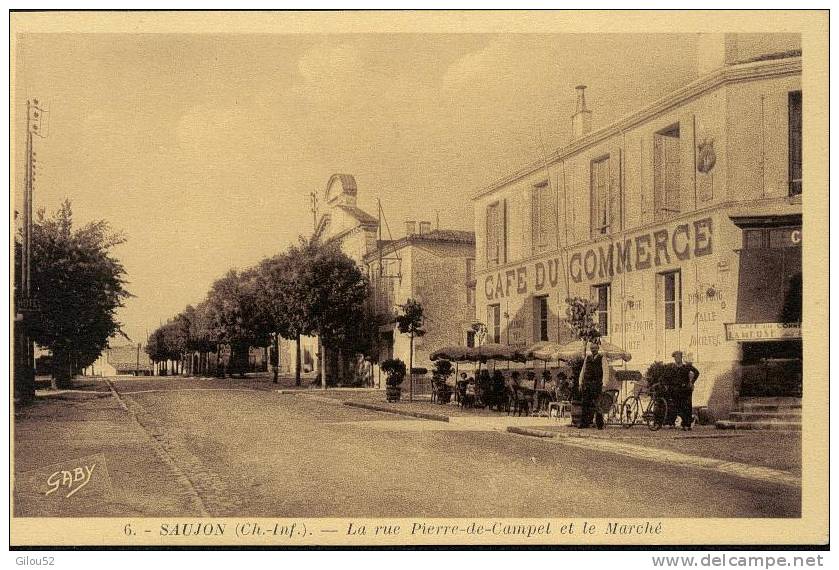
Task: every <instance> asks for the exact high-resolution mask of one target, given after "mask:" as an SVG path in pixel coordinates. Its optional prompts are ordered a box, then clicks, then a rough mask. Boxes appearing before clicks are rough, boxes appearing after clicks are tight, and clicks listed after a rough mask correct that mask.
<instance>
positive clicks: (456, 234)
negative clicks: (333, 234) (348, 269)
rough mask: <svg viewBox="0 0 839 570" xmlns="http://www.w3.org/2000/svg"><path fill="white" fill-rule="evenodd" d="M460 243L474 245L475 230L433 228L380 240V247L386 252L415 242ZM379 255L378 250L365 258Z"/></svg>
mask: <svg viewBox="0 0 839 570" xmlns="http://www.w3.org/2000/svg"><path fill="white" fill-rule="evenodd" d="M428 242H432V243H458V244H466V245H474V243H475V232H468V231H464V230H432V231H430V232H428V233H427V234H412V235H409V236H405V237H402V238H399V239H396V240H393V241H386V240H382V241H379V247H380V248H381V249H382V250H383V251H386V252H391V251H396V250H397V249H402V248H403V247H405V246H408V245H411V244H414V243H428ZM377 255H379V252H378V251H372V252H370V253H368V254H367V255H366V256H365V258H366V259H368V260H370V259H373V258H374V257H375V256H377Z"/></svg>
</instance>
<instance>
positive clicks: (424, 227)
mask: <svg viewBox="0 0 839 570" xmlns="http://www.w3.org/2000/svg"><path fill="white" fill-rule="evenodd" d="M419 233H420V235H421V236H424V235H425V234H428V233H431V222H420V223H419Z"/></svg>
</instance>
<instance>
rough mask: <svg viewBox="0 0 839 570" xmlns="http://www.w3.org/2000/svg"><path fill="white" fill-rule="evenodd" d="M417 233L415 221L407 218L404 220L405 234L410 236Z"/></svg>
mask: <svg viewBox="0 0 839 570" xmlns="http://www.w3.org/2000/svg"><path fill="white" fill-rule="evenodd" d="M415 233H417V223H416V222H415V221H414V220H407V221H406V222H405V235H406V236H412V235H414V234H415Z"/></svg>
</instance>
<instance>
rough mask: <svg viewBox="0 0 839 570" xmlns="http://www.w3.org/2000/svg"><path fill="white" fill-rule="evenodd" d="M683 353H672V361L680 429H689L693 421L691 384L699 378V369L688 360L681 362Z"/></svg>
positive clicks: (678, 351) (679, 351)
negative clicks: (680, 419) (680, 422)
mask: <svg viewBox="0 0 839 570" xmlns="http://www.w3.org/2000/svg"><path fill="white" fill-rule="evenodd" d="M683 357H684V354H683V353H682V351H681V350H677V351H676V352H674V353H673V362H674V363H675V364H676V374H677V382H676V398H675V399H676V409H677V410H678V412H679V416H680V417H681V418H682V430H684V431H687V430H690V429H691V423H693V385H694V384H696V380H697V378H699V370H697V369H696V368H695V367H694V366H693V364H690V363H689V362H683V360H682V358H683Z"/></svg>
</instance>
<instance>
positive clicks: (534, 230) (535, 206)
mask: <svg viewBox="0 0 839 570" xmlns="http://www.w3.org/2000/svg"><path fill="white" fill-rule="evenodd" d="M541 190H542V189H541V188H539V187H538V186H534V187H533V189H532V191H531V192H530V246H531V249H532V250H533V251H534V252H536V251H539V245H540V239H539V232H540V231H541V221H542V220H541V216H540V208H541V207H542V204H541V203H540V201H539V198H540V193H541Z"/></svg>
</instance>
